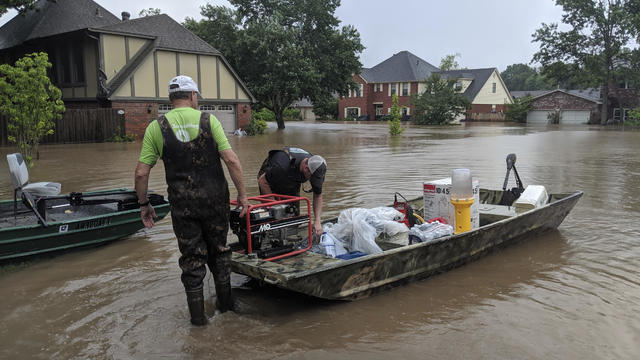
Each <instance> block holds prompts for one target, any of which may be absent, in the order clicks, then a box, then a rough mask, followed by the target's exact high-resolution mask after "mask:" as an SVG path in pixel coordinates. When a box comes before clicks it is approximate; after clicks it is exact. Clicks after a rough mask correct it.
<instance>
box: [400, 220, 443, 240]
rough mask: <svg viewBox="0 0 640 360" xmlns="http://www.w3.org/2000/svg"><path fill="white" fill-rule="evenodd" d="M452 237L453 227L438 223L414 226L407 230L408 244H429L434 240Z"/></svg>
mask: <svg viewBox="0 0 640 360" xmlns="http://www.w3.org/2000/svg"><path fill="white" fill-rule="evenodd" d="M449 235H453V226H451V225H448V224H442V223H440V222H439V221H434V222H432V223H425V224H420V225H414V226H413V227H412V228H411V230H409V241H410V242H414V243H415V242H430V241H433V240H435V239H438V238H441V237H444V236H449Z"/></svg>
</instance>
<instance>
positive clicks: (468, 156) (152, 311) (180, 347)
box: [0, 123, 640, 359]
mask: <svg viewBox="0 0 640 360" xmlns="http://www.w3.org/2000/svg"><path fill="white" fill-rule="evenodd" d="M230 141H231V144H232V146H233V148H234V149H235V151H236V152H237V154H238V155H239V157H240V159H241V161H242V165H243V167H244V171H245V174H244V177H245V183H246V185H247V190H248V192H249V194H250V195H256V194H257V193H258V190H257V185H256V181H255V175H256V173H257V171H258V168H259V166H260V164H261V162H262V160H263V159H264V157H265V156H266V154H267V151H268V150H269V149H272V148H279V147H281V146H282V145H298V146H301V147H304V148H305V149H307V150H309V151H311V152H312V153H317V154H321V155H323V156H324V157H325V158H326V159H327V162H328V172H327V175H326V181H325V185H324V189H325V192H324V204H325V212H324V216H323V217H325V218H326V217H331V216H337V215H338V213H339V211H340V210H341V209H344V208H348V207H356V206H358V207H374V206H378V205H381V204H388V203H390V202H392V200H393V192H394V191H399V192H401V193H402V194H404V195H405V196H406V197H415V196H420V195H421V191H422V182H423V181H426V180H434V179H440V178H443V177H447V176H449V174H450V170H451V169H452V168H454V167H468V168H470V169H471V170H472V172H473V175H474V176H475V177H477V178H478V179H479V181H480V185H481V186H482V187H488V188H501V187H502V182H503V180H504V174H505V157H506V155H507V154H508V153H512V152H514V153H516V154H517V155H518V161H517V169H518V172H519V173H520V176H521V178H522V180H523V182H524V184H525V186H526V185H527V184H542V185H546V186H547V190H548V191H550V192H569V191H573V190H582V191H584V196H583V197H582V199H581V200H580V201H579V203H578V205H577V206H576V207H575V208H574V210H573V211H572V212H571V214H570V215H569V216H568V217H567V219H565V221H564V222H563V223H562V225H561V226H560V227H559V229H558V230H557V231H553V232H547V233H544V234H541V235H538V236H532V237H530V238H529V239H527V241H525V242H521V243H518V244H515V245H513V246H511V247H508V248H506V249H504V250H500V251H497V252H493V253H491V254H490V255H488V256H487V257H484V258H482V259H480V260H478V261H476V262H473V263H471V264H468V265H465V266H463V267H460V268H458V269H454V270H452V271H450V272H448V273H445V274H441V275H438V276H435V277H432V278H429V279H425V280H422V281H417V282H414V283H411V284H409V285H405V286H400V287H396V288H394V289H391V290H389V291H385V292H382V293H379V294H377V295H375V296H372V297H369V298H366V299H362V300H358V301H355V302H325V301H314V300H312V299H309V298H307V297H302V296H297V295H295V294H292V293H289V292H286V291H282V290H276V289H270V288H260V287H258V288H256V287H254V286H252V285H251V284H247V283H246V280H247V279H246V278H245V277H243V276H240V275H235V274H234V275H233V277H232V282H233V285H234V291H235V295H236V297H237V299H238V303H239V311H238V312H236V313H225V314H223V315H219V316H215V317H213V318H212V319H211V321H210V324H209V325H208V326H207V327H205V328H194V327H192V326H191V325H190V323H189V319H188V317H189V314H188V310H187V306H186V305H187V304H186V297H185V295H184V290H183V287H182V284H181V282H180V270H179V268H178V265H177V260H178V256H179V254H178V250H177V244H176V241H175V239H174V236H173V232H172V229H171V220H170V217H167V218H166V219H164V220H162V221H161V222H159V223H158V224H157V226H156V227H155V228H153V229H152V230H143V231H140V232H138V233H136V234H135V235H133V236H129V237H127V238H125V239H122V240H119V241H116V242H113V243H111V244H108V245H105V246H100V247H95V248H90V249H83V250H79V251H72V252H67V253H64V254H59V255H57V256H54V257H50V256H47V257H43V258H39V259H36V260H30V261H28V262H27V263H18V264H11V265H8V266H7V265H5V266H2V267H0V358H5V359H13V358H21V359H22V358H25V359H86V358H97V359H104V358H115V359H129V358H133V359H155V358H169V359H192V358H214V359H227V358H234V359H240V358H242V359H270V358H285V359H286V358H290V359H301V358H302V359H336V358H338V359H388V358H397V359H418V358H419V359H425V358H427V359H428V358H435V359H637V358H640V236H639V230H640V224H639V219H640V204H639V202H640V196H639V195H638V193H639V191H640V132H638V131H630V130H629V129H622V128H616V129H611V128H602V127H600V126H594V127H588V126H584V127H558V126H552V127H525V126H518V125H512V126H509V125H502V124H499V125H486V124H485V125H467V126H459V127H445V128H434V127H421V128H410V129H408V130H407V131H405V133H403V134H402V136H401V137H400V138H398V139H389V137H388V136H387V128H386V125H385V124H342V123H331V124H329V123H326V124H325V123H288V124H287V129H286V130H285V131H284V132H278V131H275V130H274V128H270V129H269V133H268V134H267V135H264V136H260V137H243V138H237V137H230ZM139 148H140V143H133V144H79V145H50V146H42V147H41V148H40V154H41V159H40V161H39V162H38V163H37V165H36V167H34V168H33V169H31V170H30V179H31V180H32V181H43V180H50V181H57V182H60V183H62V189H63V192H70V191H86V190H97V189H110V188H116V187H118V188H119V187H133V170H134V168H135V165H136V162H137V156H138V152H139ZM10 151H11V149H9V148H0V156H2V159H4V158H5V155H6V153H8V152H10ZM0 173H2V174H5V175H3V176H0V198H3V199H8V198H11V197H12V196H13V192H12V186H11V180H10V178H9V175H8V170H7V164H6V161H4V160H2V161H0ZM510 186H515V185H514V182H513V178H512V179H511V183H510ZM150 189H153V190H156V191H158V192H160V193H163V194H166V185H165V181H164V170H163V167H162V163H161V162H159V164H158V166H156V167H155V168H154V169H153V170H152V173H151V180H150ZM231 191H232V198H233V197H234V195H233V193H234V192H235V189H234V188H233V186H231ZM205 294H206V297H207V303H206V306H207V311H208V313H209V315H212V313H213V308H214V304H213V300H212V295H213V294H214V289H213V280H212V279H211V276H210V275H208V276H207V278H206V280H205Z"/></svg>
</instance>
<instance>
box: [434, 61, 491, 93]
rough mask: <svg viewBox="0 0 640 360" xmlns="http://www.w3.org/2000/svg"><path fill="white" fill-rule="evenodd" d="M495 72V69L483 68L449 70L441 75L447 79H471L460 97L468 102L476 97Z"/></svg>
mask: <svg viewBox="0 0 640 360" xmlns="http://www.w3.org/2000/svg"><path fill="white" fill-rule="evenodd" d="M494 71H497V69H496V68H484V69H463V70H449V71H443V72H442V73H441V74H442V76H443V77H445V78H448V79H451V78H453V79H459V78H464V79H471V80H472V81H471V84H470V85H469V86H468V87H467V89H466V90H465V91H464V93H463V94H462V95H464V97H465V98H467V100H469V101H473V99H475V98H476V95H478V93H479V92H480V90H481V89H482V87H483V86H484V84H485V83H486V82H487V80H489V77H490V76H491V74H493V72H494Z"/></svg>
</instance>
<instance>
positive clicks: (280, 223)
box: [229, 197, 310, 259]
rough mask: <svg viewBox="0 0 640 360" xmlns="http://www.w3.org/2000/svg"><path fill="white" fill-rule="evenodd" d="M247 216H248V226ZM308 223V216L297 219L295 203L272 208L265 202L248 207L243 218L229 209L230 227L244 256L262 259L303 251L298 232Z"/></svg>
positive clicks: (308, 224) (297, 210)
mask: <svg viewBox="0 0 640 360" xmlns="http://www.w3.org/2000/svg"><path fill="white" fill-rule="evenodd" d="M256 198H260V197H256ZM249 199H250V200H251V199H252V198H249ZM246 216H249V223H248V224H247V219H246ZM309 219H310V216H309V214H308V213H307V214H303V215H300V211H299V209H298V206H297V202H293V201H292V202H289V203H284V204H283V203H279V204H274V205H269V203H268V202H267V203H263V204H259V205H256V206H251V207H249V212H248V214H246V215H245V216H243V217H240V209H231V215H230V219H229V225H230V227H231V230H232V231H233V233H234V234H236V235H237V236H238V242H239V243H240V245H241V246H242V248H243V249H244V250H245V253H247V254H255V255H256V256H257V257H259V258H262V259H265V258H273V257H276V256H279V255H283V254H287V253H289V252H293V251H296V250H299V249H301V248H304V247H305V246H306V244H304V243H303V241H304V240H305V238H304V237H303V236H301V235H300V231H299V228H300V226H301V225H307V226H310V223H309ZM249 234H250V237H251V244H249V241H248V238H249Z"/></svg>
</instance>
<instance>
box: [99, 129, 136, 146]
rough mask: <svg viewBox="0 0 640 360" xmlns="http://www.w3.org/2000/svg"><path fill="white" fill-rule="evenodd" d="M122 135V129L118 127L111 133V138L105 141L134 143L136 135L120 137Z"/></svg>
mask: <svg viewBox="0 0 640 360" xmlns="http://www.w3.org/2000/svg"><path fill="white" fill-rule="evenodd" d="M120 134H122V129H121V128H120V127H119V126H118V127H116V131H114V132H113V136H111V137H110V138H108V139H107V140H106V141H107V142H118V143H121V142H132V141H136V138H137V136H136V134H129V135H127V134H125V135H120Z"/></svg>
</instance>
